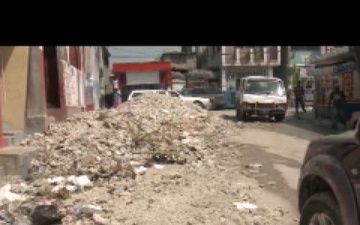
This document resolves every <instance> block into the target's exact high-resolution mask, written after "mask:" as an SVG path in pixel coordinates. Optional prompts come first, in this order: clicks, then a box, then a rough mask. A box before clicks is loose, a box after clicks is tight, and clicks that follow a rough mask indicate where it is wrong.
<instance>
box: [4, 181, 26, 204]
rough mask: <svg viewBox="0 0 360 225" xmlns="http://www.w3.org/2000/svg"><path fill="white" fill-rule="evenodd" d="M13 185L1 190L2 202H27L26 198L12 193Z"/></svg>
mask: <svg viewBox="0 0 360 225" xmlns="http://www.w3.org/2000/svg"><path fill="white" fill-rule="evenodd" d="M10 190H11V185H10V184H6V185H5V186H3V187H2V188H0V201H2V200H4V199H6V200H8V201H10V202H13V201H16V200H25V197H23V196H22V195H19V194H15V193H12V192H11V191H10Z"/></svg>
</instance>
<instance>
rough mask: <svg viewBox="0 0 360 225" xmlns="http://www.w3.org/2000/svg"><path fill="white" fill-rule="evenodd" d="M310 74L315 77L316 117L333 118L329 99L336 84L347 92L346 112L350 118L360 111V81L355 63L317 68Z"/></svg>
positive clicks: (348, 62)
mask: <svg viewBox="0 0 360 225" xmlns="http://www.w3.org/2000/svg"><path fill="white" fill-rule="evenodd" d="M309 73H310V74H309V75H312V76H314V77H315V103H314V106H315V116H317V117H329V116H331V107H330V106H329V104H330V98H329V97H330V93H331V91H332V90H333V87H334V86H335V85H336V84H337V85H339V86H340V88H341V90H343V91H344V92H345V95H346V101H347V103H346V107H345V112H346V115H347V116H348V118H349V117H350V116H351V114H352V113H353V112H355V111H358V110H360V88H359V87H360V79H359V74H358V72H357V71H356V69H355V62H354V61H352V60H349V61H347V62H343V63H341V64H337V65H332V66H326V67H321V68H316V69H313V70H310V71H309Z"/></svg>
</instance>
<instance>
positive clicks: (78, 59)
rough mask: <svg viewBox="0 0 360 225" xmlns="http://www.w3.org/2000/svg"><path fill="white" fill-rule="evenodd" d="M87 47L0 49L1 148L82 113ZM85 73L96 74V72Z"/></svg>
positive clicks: (99, 69)
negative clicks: (53, 123)
mask: <svg viewBox="0 0 360 225" xmlns="http://www.w3.org/2000/svg"><path fill="white" fill-rule="evenodd" d="M86 47H88V46H0V62H1V63H0V72H1V73H0V108H1V110H0V111H1V112H0V122H1V130H0V131H1V134H2V136H0V145H4V144H3V143H4V141H2V140H3V139H7V140H9V141H8V143H7V144H13V143H11V142H12V141H11V140H12V139H13V137H14V136H17V137H18V136H22V135H25V134H29V133H34V132H43V131H45V130H47V129H48V126H49V123H50V122H52V121H60V120H64V119H66V118H67V117H68V116H70V115H72V114H74V113H78V112H82V111H84V110H86V104H87V101H86V91H85V90H86V88H85V87H86V85H85V81H86V79H87V77H86V71H85V68H86V67H89V68H91V61H89V64H90V66H89V65H87V64H86V63H87V59H88V58H90V57H92V56H91V54H92V53H91V51H90V53H87V52H86V51H85V49H86ZM97 47H98V46H97ZM90 48H93V47H90ZM94 54H95V53H94ZM93 61H95V62H98V61H99V59H97V58H94V60H93ZM104 66H106V65H105V64H104ZM107 66H108V65H107ZM96 70H97V71H96ZM90 71H91V73H93V74H99V73H100V71H101V68H99V67H96V68H95V69H94V68H91V69H90ZM94 96H95V94H94V93H92V98H93V99H94ZM97 99H100V97H99V98H97Z"/></svg>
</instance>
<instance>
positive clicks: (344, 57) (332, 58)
mask: <svg viewBox="0 0 360 225" xmlns="http://www.w3.org/2000/svg"><path fill="white" fill-rule="evenodd" d="M351 60H354V55H353V53H352V52H350V48H349V47H344V48H341V49H339V50H338V51H336V52H333V53H329V54H325V55H322V56H319V57H317V58H316V59H313V60H311V63H312V64H314V65H315V68H319V67H326V66H332V65H336V64H339V63H344V62H347V61H351Z"/></svg>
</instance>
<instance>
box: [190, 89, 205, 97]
mask: <svg viewBox="0 0 360 225" xmlns="http://www.w3.org/2000/svg"><path fill="white" fill-rule="evenodd" d="M192 94H194V95H203V94H205V90H204V89H202V88H196V89H193V90H192Z"/></svg>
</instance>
